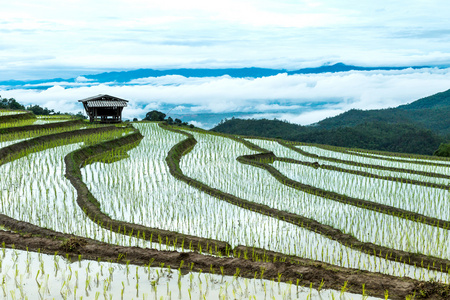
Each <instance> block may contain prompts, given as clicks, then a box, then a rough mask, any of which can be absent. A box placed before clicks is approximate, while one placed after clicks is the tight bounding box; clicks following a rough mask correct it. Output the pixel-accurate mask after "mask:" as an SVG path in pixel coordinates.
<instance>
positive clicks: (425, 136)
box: [212, 90, 450, 155]
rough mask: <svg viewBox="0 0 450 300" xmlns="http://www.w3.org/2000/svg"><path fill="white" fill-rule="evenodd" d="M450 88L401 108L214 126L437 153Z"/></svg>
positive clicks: (444, 135) (449, 129) (448, 127)
mask: <svg viewBox="0 0 450 300" xmlns="http://www.w3.org/2000/svg"><path fill="white" fill-rule="evenodd" d="M449 116H450V90H447V91H445V92H442V93H438V94H435V95H432V96H429V97H425V98H422V99H419V100H417V101H414V102H412V103H410V104H407V105H401V106H398V107H396V108H389V109H377V110H356V109H352V110H349V111H347V112H345V113H343V114H340V115H338V116H335V117H331V118H327V119H324V120H322V121H320V122H318V123H316V124H314V125H313V126H301V125H296V124H290V123H287V122H283V121H278V120H241V119H231V120H227V121H225V122H221V123H220V124H219V125H218V126H216V127H214V128H213V129H212V130H214V131H218V132H224V133H232V134H241V135H252V136H265V137H279V138H283V139H287V140H292V141H301V142H308V143H318V144H328V145H334V146H343V147H355V148H364V149H372V150H383V151H392V152H404V153H417V154H430V155H431V154H433V152H434V151H435V150H436V149H437V148H438V147H439V145H440V144H441V143H443V142H445V141H447V140H449V139H450V122H449Z"/></svg>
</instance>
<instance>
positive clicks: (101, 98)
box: [78, 94, 128, 107]
mask: <svg viewBox="0 0 450 300" xmlns="http://www.w3.org/2000/svg"><path fill="white" fill-rule="evenodd" d="M78 102H83V103H86V106H87V107H126V106H127V102H128V100H125V99H121V98H117V97H114V96H110V95H106V94H101V95H97V96H93V97H89V98H86V99H81V100H78Z"/></svg>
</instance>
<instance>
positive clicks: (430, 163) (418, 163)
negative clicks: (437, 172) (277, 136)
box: [298, 144, 450, 167]
mask: <svg viewBox="0 0 450 300" xmlns="http://www.w3.org/2000/svg"><path fill="white" fill-rule="evenodd" d="M298 145H299V146H302V145H303V146H306V144H298ZM308 146H314V147H317V148H321V149H324V150H328V151H334V152H341V153H345V154H350V155H356V156H361V157H366V158H372V159H380V160H386V161H394V162H401V163H408V164H416V165H427V166H437V167H450V165H449V164H441V163H439V162H431V161H430V162H429V161H417V160H406V159H397V158H390V157H375V156H371V155H369V154H364V153H361V152H365V153H372V152H371V151H367V150H365V151H364V150H363V151H361V150H360V149H357V150H355V151H348V149H344V148H341V147H336V148H335V147H332V146H328V145H315V144H314V145H308ZM383 155H386V154H383ZM387 156H390V155H389V154H388V155H387ZM391 156H393V155H391ZM397 157H406V156H400V155H397ZM409 158H413V157H409ZM426 159H429V160H430V159H431V160H435V161H436V160H442V159H436V157H434V159H433V158H432V157H431V158H430V156H427V158H426Z"/></svg>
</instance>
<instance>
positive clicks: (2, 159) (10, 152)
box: [0, 126, 118, 165]
mask: <svg viewBox="0 0 450 300" xmlns="http://www.w3.org/2000/svg"><path fill="white" fill-rule="evenodd" d="M117 129H118V128H117V127H115V126H106V127H100V128H90V129H80V130H74V131H66V132H61V133H55V134H50V135H44V136H40V137H36V138H33V139H29V140H26V141H22V142H19V143H16V144H12V145H9V146H7V147H3V148H0V165H2V164H5V163H7V162H10V161H12V160H15V159H17V158H20V157H21V156H22V155H23V154H24V152H25V151H27V150H29V149H31V148H34V147H39V146H43V145H45V144H47V143H49V142H52V141H58V140H63V139H69V138H72V137H74V136H77V137H82V136H87V135H91V134H94V133H101V132H106V131H112V130H117Z"/></svg>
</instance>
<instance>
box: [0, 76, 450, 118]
mask: <svg viewBox="0 0 450 300" xmlns="http://www.w3.org/2000/svg"><path fill="white" fill-rule="evenodd" d="M449 75H450V69H437V68H430V69H420V70H413V69H408V70H401V71H370V72H358V71H351V72H341V73H326V74H308V75H291V76H288V75H287V74H279V75H276V76H270V77H263V78H256V79H250V78H230V77H218V78H185V77H183V76H167V77H165V78H162V79H161V78H155V79H154V80H153V79H151V78H150V79H149V78H147V79H146V82H148V83H149V84H142V85H117V86H114V85H106V84H98V85H94V86H81V87H71V88H64V87H62V86H59V85H55V86H53V87H52V88H49V89H46V90H33V89H15V90H14V89H8V90H0V95H2V96H3V97H7V98H10V97H13V98H16V99H17V100H18V101H19V102H21V103H24V104H26V105H29V104H38V105H41V106H45V107H48V108H50V109H54V110H55V111H68V112H78V111H80V110H82V106H81V105H80V104H79V103H78V102H77V100H79V99H83V98H86V97H90V96H93V95H97V94H111V95H115V96H117V97H120V98H124V99H129V100H130V103H129V107H127V108H126V109H125V110H124V117H126V118H130V119H132V118H134V117H138V118H143V117H144V116H145V114H146V113H147V112H148V111H150V110H153V109H157V110H169V109H170V108H173V110H172V113H176V114H189V113H202V112H209V113H211V112H212V113H232V112H249V113H250V112H252V113H253V112H260V113H265V114H258V117H264V116H266V117H268V118H272V117H277V118H279V119H286V120H289V121H291V122H295V123H300V124H310V123H314V122H317V121H319V120H320V119H323V118H325V117H329V116H333V115H336V114H339V113H341V112H343V111H346V110H349V109H351V108H357V109H376V108H387V107H394V106H398V105H400V104H405V103H408V102H411V101H414V100H417V99H419V98H422V97H425V96H428V95H431V94H434V93H437V92H441V91H444V90H447V89H449V88H450V84H449V81H448V78H449ZM155 83H157V84H155Z"/></svg>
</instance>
